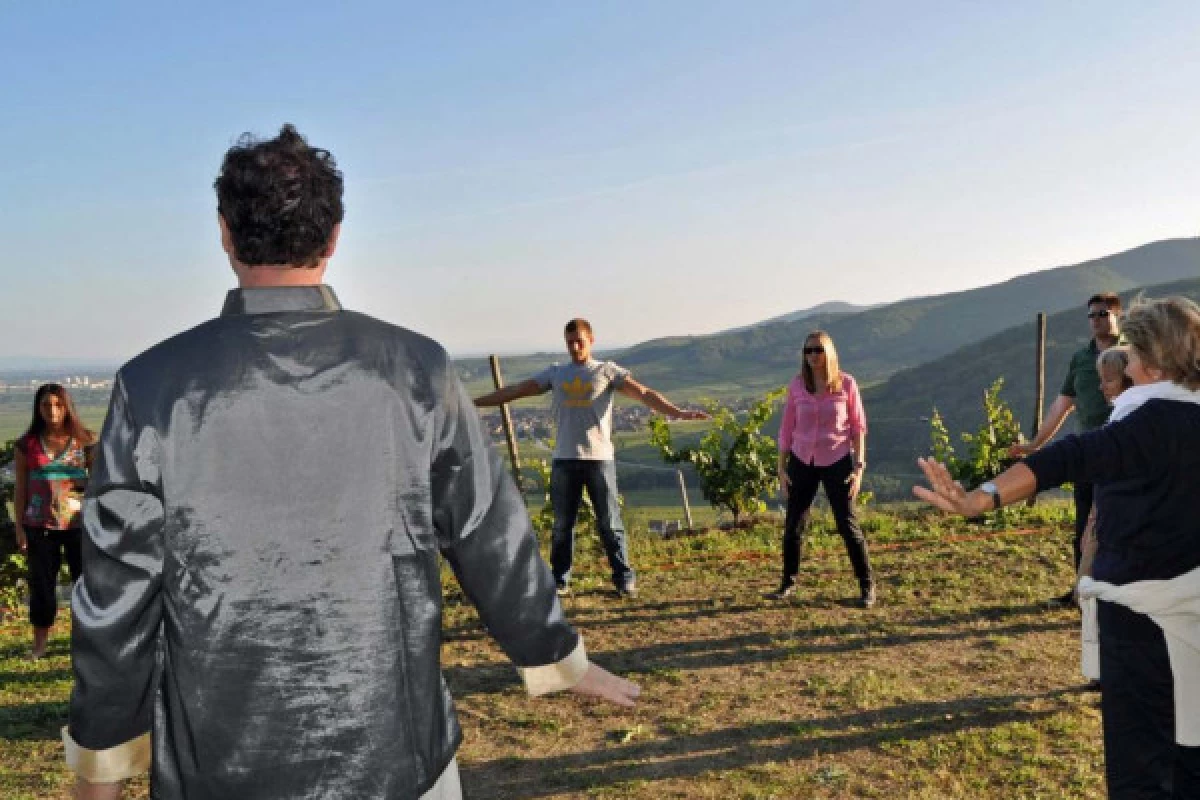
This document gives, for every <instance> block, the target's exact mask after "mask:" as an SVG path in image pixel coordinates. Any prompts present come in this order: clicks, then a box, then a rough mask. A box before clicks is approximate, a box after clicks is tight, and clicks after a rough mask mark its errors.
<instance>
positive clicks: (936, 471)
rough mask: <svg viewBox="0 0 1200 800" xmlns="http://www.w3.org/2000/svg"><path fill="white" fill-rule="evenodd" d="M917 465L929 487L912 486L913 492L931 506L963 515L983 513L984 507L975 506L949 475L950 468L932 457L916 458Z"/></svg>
mask: <svg viewBox="0 0 1200 800" xmlns="http://www.w3.org/2000/svg"><path fill="white" fill-rule="evenodd" d="M917 466H919V467H920V468H921V471H922V472H924V473H925V478H926V480H928V481H929V488H928V489H926V488H925V487H924V486H914V487H913V494H914V495H916V496H917V498H918V499H920V500H924V501H925V502H926V503H929V504H930V505H931V506H936V507H937V508H940V509H941V510H942V511H947V512H949V513H951V514H961V515H963V516H964V517H974V516H977V515H979V514H981V513H983V511H984V509H979V508H976V505H977V503H976V502H974V501H973V500H972V498H971V496H970V495H968V494H967V492H966V490H965V489H963V487H962V484H961V483H959V482H958V481H956V480H954V478H952V477H950V470H948V469H946V466H945V465H944V464H942V463H940V462H938V461H935V460H933V459H932V458H918V459H917Z"/></svg>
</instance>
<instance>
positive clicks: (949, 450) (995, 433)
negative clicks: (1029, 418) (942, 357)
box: [929, 378, 1021, 489]
mask: <svg viewBox="0 0 1200 800" xmlns="http://www.w3.org/2000/svg"><path fill="white" fill-rule="evenodd" d="M1003 388H1004V378H997V379H996V381H995V382H994V383H993V384H992V385H991V386H990V387H988V389H987V391H985V392H984V393H983V414H984V420H983V425H981V426H980V428H979V430H978V431H977V432H975V433H963V434H961V439H962V441H963V443H964V444H965V445H966V446H967V456H966V458H959V457H958V455H957V453H955V451H954V445H953V444H951V440H950V432H949V431H948V430H947V429H946V423H945V421H944V420H943V419H942V415H941V414H940V413H939V412H938V410H937V409H936V408H934V409H933V416H932V417H931V419H930V421H929V434H930V450H931V452H932V454H933V457H934V458H935V459H937V460H938V461H941V462H942V463H943V464H945V465H946V468H947V469H948V470H950V475H951V477H953V478H954V479H955V480H957V481H960V482H961V483H962V484H963V486H964V487H965V488H967V489H974V488H976V487H978V486H979V484H981V483H983V482H984V481H988V480H991V479H992V478H994V477H995V476H996V475H998V474H1000V473H1001V472H1002V471H1003V470H1004V469H1005V468H1007V467H1008V466H1009V465H1011V464H1012V462H1013V459H1012V458H1010V457H1009V455H1008V449H1009V448H1010V447H1011V446H1012V445H1014V444H1016V443H1017V442H1019V441H1021V426H1020V425H1019V424H1018V423H1017V419H1016V417H1015V416H1013V412H1012V409H1011V408H1010V407H1009V405H1008V404H1007V403H1005V402H1004V401H1003V400H1001V399H1000V390H1001V389H1003Z"/></svg>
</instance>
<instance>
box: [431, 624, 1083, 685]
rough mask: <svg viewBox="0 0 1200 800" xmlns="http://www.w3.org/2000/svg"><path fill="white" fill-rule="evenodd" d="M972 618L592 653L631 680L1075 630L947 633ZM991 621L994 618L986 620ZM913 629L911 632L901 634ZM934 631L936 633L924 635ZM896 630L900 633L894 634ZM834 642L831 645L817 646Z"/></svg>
mask: <svg viewBox="0 0 1200 800" xmlns="http://www.w3.org/2000/svg"><path fill="white" fill-rule="evenodd" d="M979 618H980V615H979V614H978V613H970V614H968V613H964V614H962V615H957V614H955V615H942V616H938V617H932V618H930V617H922V618H921V619H920V620H918V621H916V622H915V623H912V624H905V623H899V624H896V623H893V624H891V625H889V624H885V623H880V622H875V623H869V624H861V625H858V626H851V625H845V624H843V625H830V626H814V627H812V628H809V629H806V630H804V631H802V632H800V633H797V634H791V635H780V634H774V633H747V634H742V635H738V636H729V637H724V638H718V639H693V640H689V641H683V642H667V643H659V644H653V645H647V646H645V647H629V648H626V649H623V650H613V651H609V652H593V653H592V654H591V655H592V656H593V657H594V659H593V660H595V661H596V662H597V663H600V664H601V665H603V666H604V667H605V668H607V669H611V670H614V671H616V672H617V673H619V674H621V675H626V676H629V677H633V676H635V675H637V674H644V673H649V672H654V671H657V670H699V669H719V668H724V667H742V666H749V665H754V664H764V663H774V662H779V661H786V660H789V659H794V658H798V657H800V656H806V655H828V654H833V653H852V652H855V651H859V650H864V649H867V648H881V647H905V646H908V645H913V644H924V643H928V642H942V641H953V642H961V641H964V640H966V639H972V638H988V637H993V636H1019V635H1022V634H1029V633H1044V632H1047V631H1065V630H1071V629H1074V628H1077V627H1078V625H1079V623H1078V622H1077V621H1076V620H1074V619H1067V620H1063V619H1055V620H1047V621H1045V622H1014V623H1011V624H1007V625H989V626H988V627H985V628H966V629H964V628H961V627H959V628H952V629H950V630H945V629H944V628H945V627H946V626H948V625H953V623H955V622H959V623H961V622H969V621H977V620H978V619H979ZM988 619H989V621H995V619H1003V617H998V618H988ZM904 628H913V629H915V630H902V629H904ZM929 628H937V630H929ZM895 629H900V630H895ZM829 637H836V638H835V639H833V640H832V641H819V640H821V639H824V638H829ZM443 672H444V674H445V676H446V682H447V683H449V684H450V687H451V689H452V691H453V693H454V696H455V697H458V698H462V697H467V696H470V695H473V694H490V693H493V692H501V691H504V690H505V689H507V688H509V687H511V686H512V685H513V683H514V672H513V668H512V666H511V665H510V664H508V663H507V662H492V663H487V664H478V665H475V666H470V667H454V666H447V667H445V668H444V669H443Z"/></svg>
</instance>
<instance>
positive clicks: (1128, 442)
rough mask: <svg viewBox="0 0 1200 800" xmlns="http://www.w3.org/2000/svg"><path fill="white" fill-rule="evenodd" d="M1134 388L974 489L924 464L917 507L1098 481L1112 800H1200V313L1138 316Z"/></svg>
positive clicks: (1189, 306) (1097, 590)
mask: <svg viewBox="0 0 1200 800" xmlns="http://www.w3.org/2000/svg"><path fill="white" fill-rule="evenodd" d="M1124 330H1125V337H1126V339H1127V340H1128V341H1129V346H1130V352H1129V366H1128V374H1129V377H1130V378H1132V379H1133V383H1134V386H1133V388H1131V389H1129V390H1127V391H1125V392H1124V393H1122V394H1121V395H1120V396H1119V397H1117V398H1116V401H1115V403H1114V406H1113V414H1112V421H1111V422H1110V423H1109V424H1108V425H1107V426H1105V427H1104V428H1100V429H1098V430H1095V431H1090V432H1088V433H1084V434H1080V435H1077V436H1068V437H1066V438H1065V439H1062V440H1061V441H1059V442H1056V443H1055V444H1052V445H1050V446H1049V447H1046V448H1044V449H1042V450H1040V451H1038V452H1036V453H1034V454H1032V455H1030V456H1029V457H1028V458H1026V459H1025V460H1024V461H1023V462H1021V463H1019V464H1016V465H1014V466H1013V467H1011V468H1010V469H1008V470H1006V471H1005V472H1003V473H1002V474H1000V475H999V476H997V477H996V478H995V480H994V481H989V482H987V483H985V484H983V486H981V487H980V488H979V489H977V490H975V491H973V492H966V491H964V490H963V489H962V487H961V486H959V485H958V484H956V483H955V482H954V481H953V480H952V479H951V477H950V475H949V473H948V472H947V471H946V469H945V467H944V466H943V465H941V464H939V463H937V462H936V461H932V460H925V459H921V460H920V465H921V469H922V470H923V471H924V473H925V475H926V477H927V478H928V479H929V483H930V488H928V489H927V488H924V487H919V486H918V487H915V488H914V489H913V491H914V493H915V494H916V495H917V497H919V498H921V499H922V500H925V501H926V502H928V503H931V504H932V505H934V506H937V507H938V508H940V509H942V510H944V511H948V512H951V513H956V514H962V515H964V516H978V515H980V514H983V513H985V512H987V511H990V510H992V509H994V508H999V507H1001V506H1003V505H1008V504H1011V503H1017V502H1020V501H1021V500H1024V499H1026V498H1028V497H1031V496H1032V495H1034V494H1035V493H1036V492H1038V491H1041V490H1044V489H1050V488H1053V487H1056V486H1059V485H1061V484H1063V483H1066V482H1068V481H1075V480H1082V481H1094V482H1095V483H1096V484H1097V494H1096V510H1097V526H1098V527H1097V530H1096V538H1097V543H1098V546H1097V552H1096V557H1095V560H1094V562H1093V566H1092V575H1093V577H1092V578H1087V577H1085V578H1083V579H1082V580H1081V581H1080V586H1079V591H1080V594H1081V595H1082V596H1084V597H1096V598H1097V599H1098V600H1099V601H1100V603H1099V614H1098V616H1099V622H1100V671H1101V674H1102V675H1103V681H1104V685H1103V690H1102V700H1101V704H1102V709H1103V713H1104V752H1105V762H1106V766H1105V772H1106V776H1107V779H1108V792H1109V797H1110V798H1135V797H1136V798H1160V797H1161V798H1200V491H1197V479H1198V478H1200V391H1198V390H1200V307H1197V305H1196V304H1195V303H1193V302H1192V301H1190V300H1187V299H1185V298H1178V297H1175V298H1168V299H1165V300H1155V301H1151V302H1142V303H1139V304H1137V305H1135V306H1134V307H1133V308H1132V309H1130V311H1129V315H1128V317H1127V318H1126V321H1125V325H1124Z"/></svg>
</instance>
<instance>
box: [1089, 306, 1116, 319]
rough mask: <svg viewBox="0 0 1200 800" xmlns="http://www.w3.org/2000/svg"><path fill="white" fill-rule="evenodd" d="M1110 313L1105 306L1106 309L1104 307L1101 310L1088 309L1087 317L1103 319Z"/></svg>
mask: <svg viewBox="0 0 1200 800" xmlns="http://www.w3.org/2000/svg"><path fill="white" fill-rule="evenodd" d="M1111 313H1112V312H1111V311H1109V310H1108V309H1107V308H1106V309H1104V310H1103V311H1089V312H1088V319H1096V318H1100V319H1104V318H1105V317H1107V316H1108V315H1109V314H1111Z"/></svg>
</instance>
